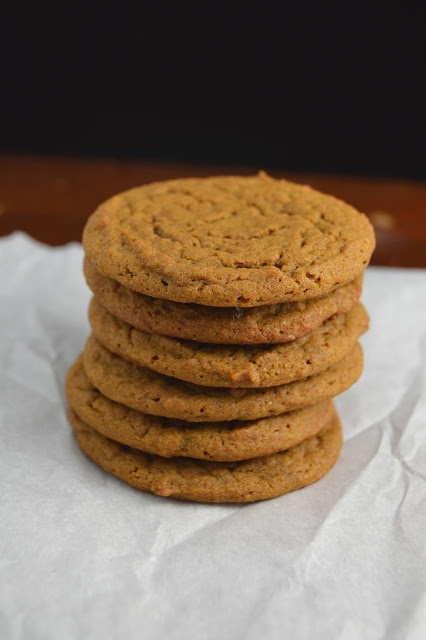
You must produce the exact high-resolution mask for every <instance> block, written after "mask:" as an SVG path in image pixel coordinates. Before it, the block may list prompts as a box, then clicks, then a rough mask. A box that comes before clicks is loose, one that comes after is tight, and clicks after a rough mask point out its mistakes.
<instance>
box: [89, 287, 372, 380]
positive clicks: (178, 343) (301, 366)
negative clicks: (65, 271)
mask: <svg viewBox="0 0 426 640" xmlns="http://www.w3.org/2000/svg"><path fill="white" fill-rule="evenodd" d="M89 320H90V324H91V326H92V331H93V335H94V336H95V337H96V338H97V339H98V340H99V341H100V342H101V343H102V344H103V345H104V346H105V347H107V349H109V351H112V352H113V353H115V354H117V355H119V356H121V357H122V358H125V359H126V360H129V361H130V362H134V363H135V364H139V365H141V366H143V367H148V368H149V369H152V370H154V371H158V372H159V373H162V374H164V375H166V376H171V377H173V378H178V379H179V380H185V381H187V382H193V383H194V384H198V385H202V386H211V387H235V388H254V387H273V386H277V385H280V384H287V383H288V382H292V381H293V380H298V379H300V378H306V377H308V376H311V375H314V374H315V373H319V372H320V371H323V370H324V369H327V368H328V367H330V366H331V365H332V364H334V363H335V362H338V361H339V360H341V359H342V358H343V357H344V356H346V355H347V354H348V353H349V352H350V351H351V350H352V349H353V348H354V346H355V343H356V342H357V340H358V338H359V337H360V336H361V335H362V334H363V333H364V332H365V331H367V329H368V315H367V312H366V311H365V309H364V307H363V305H362V304H361V303H357V304H356V305H355V307H353V309H351V311H349V313H347V314H338V315H335V316H333V317H332V318H329V319H328V320H327V321H326V322H325V323H324V324H323V325H322V326H321V327H318V328H317V329H316V330H315V331H314V332H313V333H311V334H309V335H308V336H305V337H304V338H298V339H297V340H294V341H292V342H287V343H284V344H278V345H260V346H254V347H253V346H232V347H231V346H227V345H225V346H222V345H207V344H203V343H200V342H189V341H185V340H179V339H176V338H169V337H166V336H161V335H157V334H152V333H147V332H145V331H141V330H140V329H135V328H134V327H132V326H130V325H129V324H127V323H126V322H123V321H122V320H119V319H118V318H116V317H115V316H113V315H111V314H110V313H109V311H107V310H106V309H105V308H104V307H102V305H101V304H99V302H97V300H96V299H95V298H93V299H92V301H91V303H90V307H89Z"/></svg>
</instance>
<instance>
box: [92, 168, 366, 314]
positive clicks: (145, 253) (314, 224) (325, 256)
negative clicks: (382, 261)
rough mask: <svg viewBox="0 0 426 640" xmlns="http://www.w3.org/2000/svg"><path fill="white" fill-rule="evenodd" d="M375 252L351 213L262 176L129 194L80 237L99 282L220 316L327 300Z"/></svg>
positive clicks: (361, 219)
mask: <svg viewBox="0 0 426 640" xmlns="http://www.w3.org/2000/svg"><path fill="white" fill-rule="evenodd" d="M374 243H375V240H374V232H373V228H372V226H371V224H370V223H369V221H368V220H367V218H366V216H364V215H363V214H361V213H359V212H357V211H356V210H355V209H354V208H353V207H351V206H349V205H347V204H345V203H343V202H341V201H340V200H337V199H336V198H333V197H332V196H328V195H324V194H321V193H318V192H317V191H314V190H313V189H311V188H310V187H307V186H302V185H298V184H293V183H291V182H287V181H285V180H274V179H272V178H270V177H268V176H266V175H265V174H259V175H258V176H253V177H231V176H227V177H215V178H204V179H201V178H200V179H198V178H187V179H180V180H170V181H166V182H159V183H154V184H150V185H145V186H142V187H138V188H136V189H131V190H130V191H126V192H124V193H122V194H119V195H116V196H114V197H113V198H111V199H110V200H107V201H106V202H105V203H103V204H102V205H100V207H99V208H98V209H97V210H96V211H95V213H94V214H92V216H91V217H90V218H89V220H88V222H87V224H86V227H85V229H84V233H83V245H84V250H85V253H86V255H87V257H88V258H89V260H90V261H91V262H92V264H93V265H94V267H95V268H96V269H97V270H98V271H99V272H100V273H102V274H103V275H106V276H108V277H110V278H112V279H113V280H118V281H119V282H120V283H121V284H123V285H124V286H126V287H128V288H130V289H133V290H135V291H139V292H140V293H143V294H145V295H149V296H152V297H155V298H165V299H167V300H174V301H176V302H191V303H197V304H203V305H207V306H215V307H234V306H237V307H252V306H260V305H267V304H275V303H282V302H289V301H295V300H305V299H309V298H315V297H317V296H321V295H323V294H326V293H329V292H330V291H333V290H334V289H336V288H337V287H339V286H340V285H342V284H345V283H348V282H350V281H352V280H354V279H355V278H356V277H357V276H358V275H360V273H361V272H362V271H364V269H365V267H366V265H367V264H368V262H369V259H370V256H371V254H372V252H373V249H374Z"/></svg>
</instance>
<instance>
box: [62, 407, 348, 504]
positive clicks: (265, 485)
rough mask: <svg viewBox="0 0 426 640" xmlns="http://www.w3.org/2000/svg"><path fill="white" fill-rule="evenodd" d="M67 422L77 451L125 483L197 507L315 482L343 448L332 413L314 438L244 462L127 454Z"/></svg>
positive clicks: (249, 498)
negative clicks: (331, 416) (72, 431)
mask: <svg viewBox="0 0 426 640" xmlns="http://www.w3.org/2000/svg"><path fill="white" fill-rule="evenodd" d="M69 419H70V422H71V425H72V427H73V429H74V432H75V435H76V437H77V441H78V444H79V446H80V448H81V449H82V451H83V452H84V453H85V454H86V455H87V456H88V457H89V458H90V459H91V460H93V462H95V463H96V464H97V465H99V466H100V467H102V468H103V469H104V470H105V471H107V472H108V473H112V474H114V475H115V476H117V477H118V478H121V479H122V480H124V482H126V483H127V484H130V485H131V486H133V487H135V488H136V489H140V490H141V491H148V492H151V493H156V494H157V495H160V496H167V497H170V498H177V499H180V500H195V501H197V502H254V501H255V500H266V499H268V498H275V497H277V496H279V495H282V494H284V493H288V492H290V491H294V490H296V489H300V488H302V487H305V486H307V485H309V484H312V483H313V482H316V481H317V480H319V479H320V478H321V477H323V476H324V475H325V474H326V473H327V471H329V470H330V469H331V467H332V466H333V465H334V463H335V462H336V460H337V458H338V455H339V452H340V448H341V445H342V430H341V425H340V422H339V419H338V417H337V414H335V415H334V417H333V418H332V419H331V421H330V422H329V424H328V425H327V426H326V427H325V428H324V429H323V430H322V431H320V432H319V433H318V434H317V435H315V436H313V437H312V438H309V439H307V440H305V441H304V442H302V443H301V444H298V445H297V446H295V447H292V448H291V449H288V450H287V451H282V452H280V453H274V454H272V455H270V456H264V457H261V458H254V459H252V460H246V461H243V462H208V461H205V460H195V459H192V458H168V459H166V458H161V457H159V456H154V455H150V454H145V453H142V452H141V451H137V450H136V449H131V448H130V447H126V446H124V445H121V444H119V443H117V442H114V441H113V440H110V439H108V438H105V437H104V436H102V435H101V434H100V433H98V432H97V431H95V430H94V429H92V428H91V427H89V425H87V424H85V423H84V422H82V421H81V420H80V419H79V418H78V417H77V415H76V414H75V413H74V412H73V411H72V410H70V411H69Z"/></svg>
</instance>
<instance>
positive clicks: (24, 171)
mask: <svg viewBox="0 0 426 640" xmlns="http://www.w3.org/2000/svg"><path fill="white" fill-rule="evenodd" d="M247 173H253V170H248V169H247V168H245V169H242V168H239V167H223V166H205V165H203V166H196V165H188V164H165V163H159V162H141V161H121V160H120V161H118V160H106V159H91V158H68V157H52V156H28V155H25V156H24V155H0V235H6V234H9V233H11V232H12V231H15V230H16V229H20V230H22V231H26V232H27V233H29V234H30V235H31V236H33V237H34V238H37V239H38V240H41V241H43V242H46V243H48V244H51V245H58V244H63V243H65V242H69V241H70V240H80V238H81V233H82V229H83V226H84V223H85V221H86V219H87V217H88V216H89V215H90V213H91V212H92V211H93V210H94V209H95V207H96V206H97V205H98V204H99V203H100V202H102V201H103V200H105V199H106V198H108V197H109V196H111V195H113V194H114V193H118V192H119V191H124V190H125V189H128V188H130V187H133V186H136V185H140V184H144V183H147V182H152V181H154V180H165V179H167V178H177V177H183V176H208V175H220V174H247ZM270 173H271V175H273V176H274V177H285V178H288V179H289V180H294V181H295V182H302V183H305V184H310V185H312V186H313V187H315V188H317V189H319V190H321V191H324V192H326V193H331V194H333V195H335V196H337V197H338V198H342V199H343V200H345V201H347V202H349V203H351V204H353V205H354V206H355V207H356V208H357V209H359V210H360V211H363V212H364V213H366V214H367V215H368V216H369V218H370V220H371V221H372V223H373V224H374V227H375V229H376V236H377V249H376V251H375V253H374V256H373V259H372V264H377V265H391V266H405V267H426V183H422V182H415V181H411V180H390V179H382V178H363V177H345V176H334V175H323V174H316V173H315V174H314V173H313V174H307V173H294V172H280V171H271V172H270Z"/></svg>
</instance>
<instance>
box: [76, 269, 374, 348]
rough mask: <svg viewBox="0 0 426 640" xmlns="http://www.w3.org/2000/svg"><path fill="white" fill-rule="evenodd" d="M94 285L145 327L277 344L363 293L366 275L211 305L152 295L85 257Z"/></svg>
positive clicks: (115, 309)
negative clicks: (321, 287)
mask: <svg viewBox="0 0 426 640" xmlns="http://www.w3.org/2000/svg"><path fill="white" fill-rule="evenodd" d="M84 275H85V277H86V282H87V284H88V285H89V287H90V289H91V290H92V291H93V293H94V294H95V296H96V298H97V299H98V300H99V302H100V303H101V304H102V306H104V307H105V308H106V309H108V311H109V312H110V313H112V314H113V315H114V316H116V317H117V318H120V319H121V320H124V321H125V322H128V323H129V324H131V325H132V327H136V328H137V329H141V330H142V331H147V332H148V333H157V334H161V335H164V336H170V337H173V338H181V339H184V340H196V341H198V342H207V343H213V344H215V343H217V344H278V343H281V342H289V341H291V340H296V339H297V338H301V337H303V336H305V335H307V334H308V333H311V332H312V331H314V330H315V329H316V328H317V327H320V326H321V325H322V324H323V322H324V321H325V320H327V319H328V318H330V317H331V316H332V315H334V314H335V313H347V312H348V311H350V310H351V309H352V307H353V306H354V305H355V304H356V302H357V301H358V300H359V298H360V296H361V289H362V276H359V277H358V278H357V279H356V280H354V281H353V282H350V283H348V284H346V285H343V286H341V287H338V288H337V289H335V290H334V291H332V292H331V293H328V294H326V295H323V296H320V297H319V298H312V299H311V300H301V301H299V302H284V303H282V304H274V305H263V306H261V307H246V308H241V307H207V306H203V305H197V304H184V303H181V302H172V301H170V300H163V299H161V298H150V297H149V296H145V295H143V294H142V293H138V292H136V291H132V290H131V289H128V288H127V287H124V286H123V285H121V284H120V283H119V282H117V281H116V280H111V278H108V277H106V276H103V275H102V274H101V273H99V272H98V271H96V269H95V268H94V266H93V265H92V264H91V263H90V261H89V260H88V259H87V258H85V260H84Z"/></svg>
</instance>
